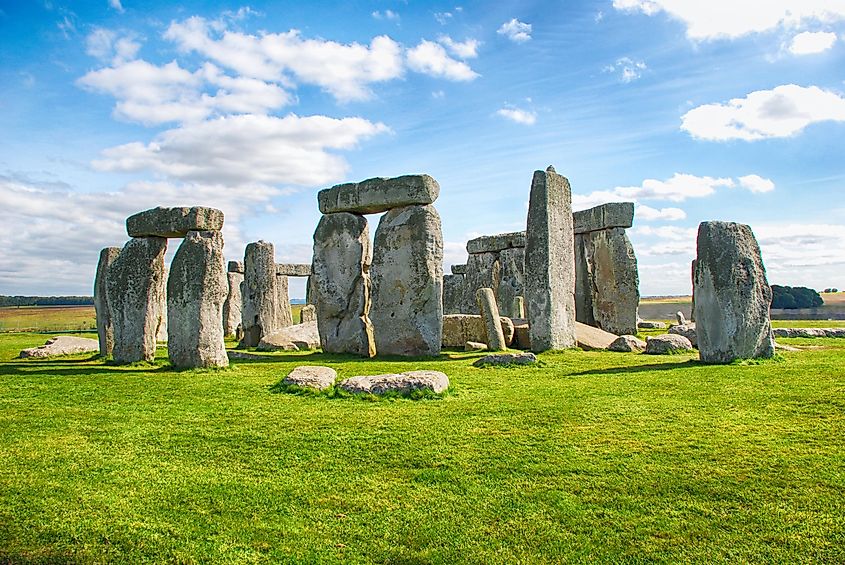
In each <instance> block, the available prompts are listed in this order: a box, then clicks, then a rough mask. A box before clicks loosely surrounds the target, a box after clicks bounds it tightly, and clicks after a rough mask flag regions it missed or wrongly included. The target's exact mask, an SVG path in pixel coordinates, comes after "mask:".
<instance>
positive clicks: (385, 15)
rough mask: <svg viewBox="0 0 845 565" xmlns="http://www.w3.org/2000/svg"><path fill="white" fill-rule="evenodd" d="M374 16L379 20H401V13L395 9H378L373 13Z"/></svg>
mask: <svg viewBox="0 0 845 565" xmlns="http://www.w3.org/2000/svg"><path fill="white" fill-rule="evenodd" d="M372 16H373V17H374V18H375V19H377V20H392V21H397V20H399V14H397V13H396V12H394V11H393V10H385V11H384V12H380V11H378V10H376V11H374V12H373V13H372Z"/></svg>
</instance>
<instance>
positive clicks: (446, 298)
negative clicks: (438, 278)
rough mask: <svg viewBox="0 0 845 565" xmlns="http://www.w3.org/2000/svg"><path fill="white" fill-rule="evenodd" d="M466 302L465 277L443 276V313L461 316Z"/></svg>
mask: <svg viewBox="0 0 845 565" xmlns="http://www.w3.org/2000/svg"><path fill="white" fill-rule="evenodd" d="M463 301H464V276H463V275H443V313H444V314H460V313H461V310H462V305H463Z"/></svg>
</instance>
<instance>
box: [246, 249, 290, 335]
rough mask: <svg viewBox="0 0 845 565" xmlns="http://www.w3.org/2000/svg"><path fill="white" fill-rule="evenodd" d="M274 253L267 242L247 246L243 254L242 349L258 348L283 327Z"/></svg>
mask: <svg viewBox="0 0 845 565" xmlns="http://www.w3.org/2000/svg"><path fill="white" fill-rule="evenodd" d="M274 254H275V249H274V247H273V244H272V243H268V242H266V241H257V242H253V243H250V244H248V245H247V246H246V250H245V251H244V290H243V297H242V298H243V310H242V312H241V323H242V326H243V327H242V330H243V338H242V339H241V345H242V346H243V347H255V346H257V345H258V343H259V342H260V341H261V338H263V337H264V336H265V335H269V334H271V333H273V332H274V331H276V330H277V329H279V328H280V327H282V326H281V325H280V323H279V295H278V290H277V288H276V284H277V282H276V262H275V259H274Z"/></svg>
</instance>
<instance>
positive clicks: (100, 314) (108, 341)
mask: <svg viewBox="0 0 845 565" xmlns="http://www.w3.org/2000/svg"><path fill="white" fill-rule="evenodd" d="M118 255H120V247H106V248H105V249H103V250H102V251H100V260H99V262H98V263H97V274H96V276H95V277H94V312H95V313H96V315H97V338H98V340H99V344H100V355H102V356H103V357H106V356H108V355H111V353H112V349H113V348H114V326H113V325H112V319H111V313H110V312H109V299H108V290H107V289H106V279H107V277H108V271H109V267H111V265H112V263H114V260H115V259H117V256H118Z"/></svg>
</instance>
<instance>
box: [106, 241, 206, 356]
mask: <svg viewBox="0 0 845 565" xmlns="http://www.w3.org/2000/svg"><path fill="white" fill-rule="evenodd" d="M165 251H167V240H166V239H164V238H162V237H134V238H132V239H130V240H129V241H128V242H127V243H126V245H124V246H123V249H122V250H121V252H120V254H119V255H118V257H117V259H115V260H114V261H113V262H112V264H111V267H109V270H108V273H107V275H106V291H107V295H108V303H109V312H110V313H111V317H112V324H113V326H114V349H113V351H112V357H113V358H114V360H115V361H117V362H118V363H133V362H135V361H152V360H153V359H154V358H155V351H156V332H157V330H158V326H159V324H160V322H161V319H162V312H163V310H164V309H165V308H166V306H165V301H164V300H165V268H164V253H165ZM221 323H222V322H221Z"/></svg>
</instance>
